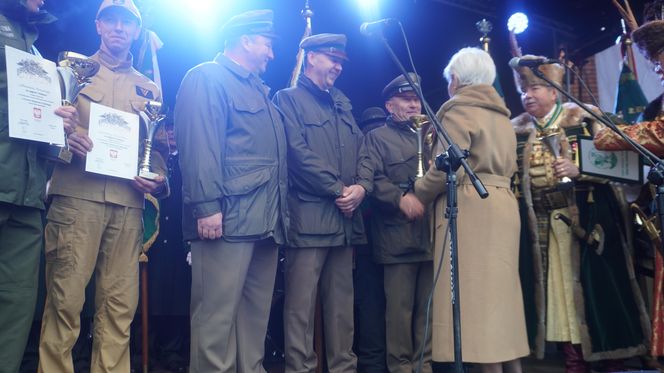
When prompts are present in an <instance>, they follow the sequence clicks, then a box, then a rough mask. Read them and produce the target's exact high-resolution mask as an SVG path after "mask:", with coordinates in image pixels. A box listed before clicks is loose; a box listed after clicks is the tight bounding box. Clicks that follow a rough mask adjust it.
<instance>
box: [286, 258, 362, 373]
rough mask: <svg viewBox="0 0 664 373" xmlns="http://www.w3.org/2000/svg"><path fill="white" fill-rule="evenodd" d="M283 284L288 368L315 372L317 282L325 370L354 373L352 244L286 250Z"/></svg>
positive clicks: (288, 371)
mask: <svg viewBox="0 0 664 373" xmlns="http://www.w3.org/2000/svg"><path fill="white" fill-rule="evenodd" d="M284 282H285V297H284V351H285V354H286V372H287V373H292V372H298V373H299V372H314V371H315V370H316V363H317V357H316V353H315V352H314V314H315V310H316V293H317V292H318V288H319V286H318V285H319V284H320V299H321V303H322V309H323V315H322V316H323V334H324V336H325V354H326V357H327V366H328V371H329V372H330V373H340V372H355V371H356V368H357V357H356V356H355V354H354V353H353V351H352V347H353V248H352V247H336V248H287V249H286V263H285V271H284Z"/></svg>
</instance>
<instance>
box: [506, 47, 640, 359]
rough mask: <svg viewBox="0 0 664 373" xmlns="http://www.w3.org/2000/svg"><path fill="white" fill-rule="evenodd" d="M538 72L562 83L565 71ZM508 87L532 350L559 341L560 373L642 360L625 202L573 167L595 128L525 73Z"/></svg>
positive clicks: (538, 350)
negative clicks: (530, 290)
mask: <svg viewBox="0 0 664 373" xmlns="http://www.w3.org/2000/svg"><path fill="white" fill-rule="evenodd" d="M523 58H536V57H535V56H524V57H523ZM540 71H542V73H543V74H544V75H545V76H546V77H548V78H549V79H550V80H552V81H554V82H556V83H557V84H561V83H562V78H563V73H564V70H563V67H562V66H560V65H557V64H554V65H546V66H542V67H540ZM515 80H516V84H517V88H518V89H519V92H520V93H521V100H522V103H523V106H524V108H525V110H526V113H523V114H521V115H519V116H517V117H515V118H514V119H512V124H513V126H514V130H515V132H516V134H517V139H518V143H519V146H518V151H519V174H518V176H517V177H516V178H515V181H516V184H517V187H519V188H520V192H521V193H520V194H521V195H522V198H523V199H524V200H523V201H522V202H523V203H522V204H521V206H522V207H523V208H522V213H523V214H525V217H526V219H522V220H524V221H525V225H524V230H523V231H524V233H527V234H526V235H523V234H522V246H523V247H522V250H521V251H522V257H524V258H531V261H532V263H530V264H531V265H532V266H528V265H527V264H525V262H524V261H523V260H522V263H521V265H522V269H521V271H522V276H525V277H526V278H524V279H523V281H522V282H524V283H527V282H529V281H530V282H532V283H534V288H535V289H534V292H535V295H534V303H535V306H534V310H535V313H536V317H534V318H532V317H531V318H529V320H531V321H533V320H535V321H536V322H535V323H533V322H531V323H530V325H529V328H530V331H529V332H530V333H529V334H530V335H531V337H533V338H534V341H532V339H531V342H533V345H532V346H531V347H533V348H534V349H535V351H536V354H537V355H538V357H543V354H544V342H545V341H549V342H562V343H563V349H564V352H565V365H566V371H567V372H589V371H590V368H589V363H588V362H589V361H599V360H606V361H605V362H604V364H603V365H604V368H605V369H606V368H608V370H609V371H615V369H616V367H615V365H616V364H618V365H619V361H618V362H616V361H615V359H624V358H628V357H632V356H637V355H640V354H643V353H645V351H646V347H645V340H646V337H647V335H648V334H647V331H648V328H649V327H648V317H647V315H646V312H645V307H644V304H643V299H642V298H641V294H640V293H639V292H638V288H637V286H636V283H635V280H634V273H633V267H632V259H631V254H630V252H631V246H630V243H629V242H628V240H627V236H626V233H625V232H626V231H625V227H626V224H625V222H626V221H627V220H626V218H625V219H622V220H621V219H620V218H619V217H624V214H622V212H621V209H622V208H623V207H624V206H623V205H622V202H623V201H624V198H622V196H621V194H620V193H619V192H618V191H617V190H616V189H614V188H613V187H612V186H611V185H609V184H608V181H607V180H600V179H597V178H592V179H591V178H590V177H588V176H584V175H581V174H580V172H579V168H578V166H577V164H576V162H575V160H576V159H577V154H576V152H577V151H578V147H577V140H578V137H579V136H592V135H593V134H594V133H596V132H597V131H598V130H600V128H601V125H600V124H599V123H596V122H594V121H592V118H591V117H590V116H589V115H588V114H586V113H585V112H584V111H583V110H582V109H581V108H580V107H578V106H577V105H575V104H571V103H564V104H563V103H561V102H560V99H559V97H558V93H557V92H556V91H555V90H554V88H553V87H551V86H549V85H548V84H547V83H546V82H545V81H544V80H542V79H539V78H537V77H536V76H535V75H534V73H533V72H532V71H531V70H530V69H529V68H525V67H517V68H516V69H515ZM593 110H597V109H596V108H593ZM551 140H555V141H551ZM548 141H550V143H549V144H550V145H551V146H547V144H546V142H548ZM553 151H556V152H559V156H555V155H554V154H553V153H552V152H553ZM572 179H573V180H572ZM564 181H567V182H564ZM524 243H526V244H525V245H524ZM530 271H532V272H530ZM527 277H532V279H529V278H527ZM533 281H534V282H533ZM524 298H526V301H527V302H528V296H525V297H524ZM526 309H529V308H528V306H526ZM533 324H535V325H533ZM612 363H615V364H613V365H614V366H611V365H612Z"/></svg>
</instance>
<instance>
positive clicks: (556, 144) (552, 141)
mask: <svg viewBox="0 0 664 373" xmlns="http://www.w3.org/2000/svg"><path fill="white" fill-rule="evenodd" d="M561 136H562V132H561V131H558V130H554V131H551V132H547V133H545V134H544V135H542V136H540V137H538V138H537V139H538V140H539V141H541V142H542V144H544V145H545V146H546V147H547V148H548V149H549V151H550V152H551V154H553V156H554V157H556V159H560V158H562V156H561V155H560V138H561ZM572 185H573V183H572V179H570V178H569V177H567V176H563V177H561V178H560V180H558V188H559V189H567V188H569V187H571V186H572Z"/></svg>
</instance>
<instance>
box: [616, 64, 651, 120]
mask: <svg viewBox="0 0 664 373" xmlns="http://www.w3.org/2000/svg"><path fill="white" fill-rule="evenodd" d="M646 105H648V100H646V96H645V95H644V94H643V91H642V90H641V86H639V82H638V81H637V80H636V76H635V75H634V73H633V72H632V69H631V68H630V67H629V65H628V64H626V63H624V64H623V68H622V71H621V72H620V80H619V82H618V94H617V95H616V105H615V107H614V110H613V111H614V112H615V113H616V115H618V116H619V117H621V118H623V119H624V120H625V122H627V123H630V124H631V123H634V122H635V121H636V119H637V118H638V117H639V114H641V113H642V112H643V110H644V109H645V107H646Z"/></svg>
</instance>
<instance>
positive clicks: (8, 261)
mask: <svg viewBox="0 0 664 373" xmlns="http://www.w3.org/2000/svg"><path fill="white" fill-rule="evenodd" d="M42 226H43V223H42V219H41V211H40V210H39V209H37V208H34V207H25V206H17V205H13V204H10V203H3V202H0V372H2V373H16V372H18V370H19V367H20V365H21V359H22V358H23V350H24V349H25V345H26V343H27V341H28V333H29V332H30V326H31V325H32V316H33V314H34V312H35V304H36V302H37V279H38V274H39V253H40V252H41V248H42Z"/></svg>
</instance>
